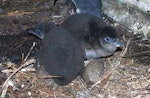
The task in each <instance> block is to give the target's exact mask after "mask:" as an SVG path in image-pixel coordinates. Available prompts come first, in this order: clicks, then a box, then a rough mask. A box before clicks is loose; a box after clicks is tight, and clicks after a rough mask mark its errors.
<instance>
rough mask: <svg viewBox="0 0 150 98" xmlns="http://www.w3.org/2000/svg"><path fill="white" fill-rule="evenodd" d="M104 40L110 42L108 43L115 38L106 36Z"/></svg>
mask: <svg viewBox="0 0 150 98" xmlns="http://www.w3.org/2000/svg"><path fill="white" fill-rule="evenodd" d="M104 41H105V42H108V43H111V42H113V39H112V38H110V37H105V38H104Z"/></svg>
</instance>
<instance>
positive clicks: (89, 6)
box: [54, 0, 103, 18]
mask: <svg viewBox="0 0 150 98" xmlns="http://www.w3.org/2000/svg"><path fill="white" fill-rule="evenodd" d="M57 1H58V0H54V5H55V3H56V2H57ZM71 2H73V4H74V5H75V7H76V12H77V13H83V14H90V15H94V16H97V17H99V18H102V15H103V11H102V1H101V0H66V4H67V5H69V4H70V3H71Z"/></svg>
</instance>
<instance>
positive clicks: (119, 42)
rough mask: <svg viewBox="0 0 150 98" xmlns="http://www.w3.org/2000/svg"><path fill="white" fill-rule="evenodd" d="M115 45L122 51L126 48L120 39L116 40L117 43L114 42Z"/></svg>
mask: <svg viewBox="0 0 150 98" xmlns="http://www.w3.org/2000/svg"><path fill="white" fill-rule="evenodd" d="M113 45H115V46H116V47H119V48H121V49H122V48H123V47H124V44H123V42H121V41H120V40H119V39H116V40H115V41H113Z"/></svg>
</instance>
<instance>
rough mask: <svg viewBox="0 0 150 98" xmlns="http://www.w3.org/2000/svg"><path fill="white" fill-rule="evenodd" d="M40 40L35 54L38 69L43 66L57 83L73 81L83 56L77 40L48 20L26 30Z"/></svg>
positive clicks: (62, 83) (78, 71) (82, 61)
mask: <svg viewBox="0 0 150 98" xmlns="http://www.w3.org/2000/svg"><path fill="white" fill-rule="evenodd" d="M26 32H27V33H28V34H32V35H34V36H36V37H38V38H39V39H40V40H41V43H42V44H41V48H40V50H39V53H38V54H37V59H38V63H39V65H36V66H35V68H36V69H37V70H40V68H41V67H44V68H45V70H46V71H47V72H48V74H49V75H55V76H60V77H57V78H54V82H55V83H56V84H58V85H62V86H63V85H67V84H69V83H70V82H71V81H73V80H74V79H75V78H76V77H77V76H78V75H79V74H80V72H81V71H82V69H83V68H84V58H83V54H82V51H81V48H80V47H79V43H78V41H77V40H76V39H75V38H74V37H73V36H72V34H71V33H70V32H68V31H67V30H65V29H63V28H62V27H58V26H56V25H55V24H53V23H50V22H42V23H39V24H37V25H36V26H35V27H34V28H31V29H28V30H27V31H26Z"/></svg>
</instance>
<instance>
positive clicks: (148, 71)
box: [0, 0, 150, 98]
mask: <svg viewBox="0 0 150 98" xmlns="http://www.w3.org/2000/svg"><path fill="white" fill-rule="evenodd" d="M60 1H63V0H60ZM52 3H53V0H44V1H43V0H22V1H19V0H1V1H0V7H1V9H2V10H3V12H2V13H0V58H1V59H0V71H1V72H0V78H1V79H0V85H1V87H0V93H1V97H2V98H5V97H6V98H29V97H30V98H66V97H68V98H111V97H115V98H133V97H135V98H149V97H150V51H149V50H150V41H149V40H142V35H138V34H136V35H133V32H132V31H131V30H129V29H128V28H126V27H125V26H123V25H121V24H118V23H117V22H115V21H113V20H112V19H110V18H108V17H105V18H106V19H105V21H107V22H108V23H109V24H110V25H114V26H116V28H117V30H118V31H120V33H119V35H120V38H121V39H122V41H123V42H124V45H125V47H124V48H123V50H122V51H118V52H116V53H115V54H114V55H113V56H111V57H108V58H105V59H100V60H92V61H90V63H89V64H87V66H86V70H84V72H83V73H82V75H83V77H88V78H84V81H83V79H82V78H81V77H80V76H79V77H77V79H75V80H74V81H73V82H72V83H70V84H69V85H66V86H60V87H58V88H55V89H54V88H52V87H51V86H49V85H48V84H46V83H45V82H44V81H43V79H40V78H39V77H38V76H37V75H36V74H35V72H36V70H34V68H33V67H32V65H29V66H28V67H25V68H23V69H22V70H19V68H20V66H21V67H24V64H26V63H31V62H34V59H33V58H34V57H35V54H36V52H37V51H38V49H39V42H40V40H39V39H37V38H36V37H34V36H29V35H27V34H26V33H25V30H26V29H28V28H31V27H34V25H35V24H36V23H38V22H41V21H52V22H55V23H57V24H60V23H61V22H62V21H63V20H64V19H65V18H67V17H68V16H69V12H68V9H67V7H66V6H65V5H64V3H63V2H58V3H57V4H56V6H52ZM33 42H36V45H35V46H34V47H33V49H32V50H31V51H30V49H31V47H32V46H33ZM28 54H29V56H27V55H28ZM26 57H27V59H26ZM31 58H32V60H33V61H29V60H30V59H31ZM27 65H28V64H27ZM97 66H98V67H97ZM97 68H99V70H97ZM16 70H17V71H16ZM93 70H94V71H93ZM92 71H93V72H92ZM12 72H14V73H13V76H11V77H10V75H11V74H12ZM91 72H92V74H91ZM96 73H100V75H97V74H96ZM93 76H95V77H96V79H95V78H92V77H93ZM89 81H90V83H89ZM91 81H92V83H91Z"/></svg>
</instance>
